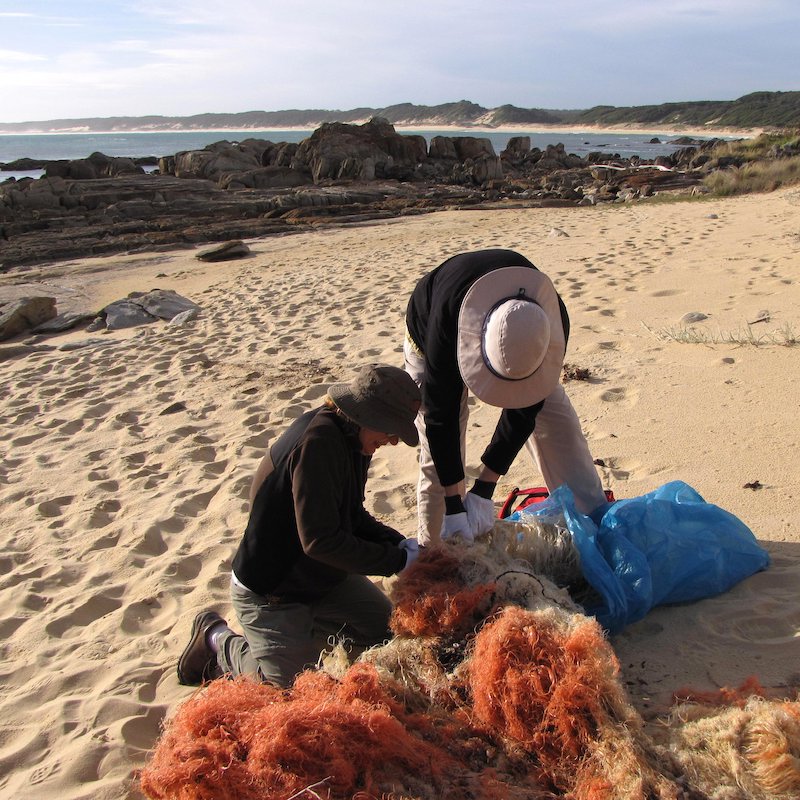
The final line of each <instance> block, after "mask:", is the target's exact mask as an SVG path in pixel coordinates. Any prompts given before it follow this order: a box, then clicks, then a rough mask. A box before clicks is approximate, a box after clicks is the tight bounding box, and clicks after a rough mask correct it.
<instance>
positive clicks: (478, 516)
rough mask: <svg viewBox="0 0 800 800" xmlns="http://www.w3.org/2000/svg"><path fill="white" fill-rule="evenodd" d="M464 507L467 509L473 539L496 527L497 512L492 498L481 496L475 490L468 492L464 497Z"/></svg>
mask: <svg viewBox="0 0 800 800" xmlns="http://www.w3.org/2000/svg"><path fill="white" fill-rule="evenodd" d="M464 508H466V510H467V518H468V519H469V529H470V531H471V533H472V538H473V539H474V538H475V537H476V536H480V535H481V534H483V533H487V532H488V531H490V530H491V529H492V528H493V527H494V521H495V517H496V514H495V508H494V503H493V502H492V501H491V500H487V499H486V498H485V497H480V496H479V495H477V494H475V493H474V492H467V496H466V497H465V498H464Z"/></svg>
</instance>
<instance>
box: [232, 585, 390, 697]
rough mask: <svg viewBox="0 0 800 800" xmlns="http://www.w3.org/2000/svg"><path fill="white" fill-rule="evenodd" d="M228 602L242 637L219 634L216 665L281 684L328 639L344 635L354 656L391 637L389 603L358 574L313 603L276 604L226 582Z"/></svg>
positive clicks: (314, 658) (312, 662)
mask: <svg viewBox="0 0 800 800" xmlns="http://www.w3.org/2000/svg"><path fill="white" fill-rule="evenodd" d="M231 601H232V603H233V608H234V610H235V611H236V616H237V618H238V620H239V625H240V626H241V628H242V632H243V634H244V635H243V636H240V635H238V634H235V633H230V634H225V635H224V636H222V637H220V650H219V653H218V654H217V661H218V663H219V665H220V667H221V668H222V670H223V672H225V673H231V674H233V675H234V676H236V675H251V676H252V677H255V678H256V679H258V680H263V681H268V682H270V683H274V684H276V685H278V686H282V687H287V686H291V684H292V682H293V681H294V678H295V676H296V675H297V674H299V673H300V672H302V671H303V670H304V669H307V668H313V667H315V666H316V665H317V662H318V660H319V656H320V653H321V652H322V650H324V649H325V648H326V647H329V646H330V644H331V641H333V642H335V641H337V640H339V639H346V640H347V645H348V648H349V650H350V653H351V656H353V657H355V656H356V655H358V654H359V653H360V652H362V651H363V650H365V649H366V648H368V647H372V646H373V645H376V644H381V643H382V642H384V641H386V640H387V639H390V638H391V636H392V634H391V632H390V631H389V615H390V614H391V612H392V604H391V603H390V602H389V599H388V598H387V597H386V595H385V594H384V593H383V592H382V591H381V590H380V588H378V586H376V585H375V584H374V583H373V582H372V581H371V580H370V579H369V578H367V577H365V576H364V575H348V576H347V578H345V579H344V581H342V583H340V584H339V585H338V586H336V587H335V588H334V589H332V590H331V591H330V592H328V594H326V595H325V596H324V597H323V598H322V599H320V600H318V601H317V602H315V603H276V602H274V601H272V600H270V599H268V598H266V597H263V596H262V595H259V594H256V593H255V592H251V591H250V590H249V589H245V588H243V587H242V586H241V585H237V584H236V583H235V582H231Z"/></svg>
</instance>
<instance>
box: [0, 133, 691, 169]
mask: <svg viewBox="0 0 800 800" xmlns="http://www.w3.org/2000/svg"><path fill="white" fill-rule="evenodd" d="M312 133H313V130H312V129H308V130H247V131H168V132H157V133H152V132H146V133H144V132H143V133H139V132H119V133H41V134H0V164H4V163H8V162H10V161H16V160H17V159H20V158H33V159H45V160H56V159H74V158H86V157H87V156H89V155H91V154H92V153H95V152H99V153H103V154H104V155H107V156H128V157H132V158H135V157H144V156H156V157H161V156H169V155H174V154H175V153H179V152H181V151H183V150H201V149H202V148H203V147H205V146H206V145H208V144H212V143H213V142H219V141H223V140H225V141H229V142H236V141H242V140H243V139H268V140H269V141H272V142H300V141H302V140H303V139H306V138H308V137H309V136H310V135H311V134H312ZM398 133H401V134H419V135H422V136H424V137H425V138H426V140H427V141H428V142H430V140H431V139H432V138H433V137H434V136H440V135H444V136H478V137H482V138H487V139H489V140H490V141H491V142H492V145H493V146H494V149H495V152H496V153H498V154H499V153H500V152H501V151H502V150H504V149H505V147H506V144H507V143H508V140H509V139H510V138H511V137H513V136H530V137H531V146H532V147H539V148H541V149H544V148H545V147H547V145H550V144H553V145H555V144H559V143H560V144H563V145H564V147H565V149H566V150H567V152H569V153H575V154H576V155H579V156H586V155H587V154H588V153H591V152H594V151H597V150H601V151H602V152H604V153H617V154H619V155H620V156H623V157H630V156H634V155H638V156H640V157H641V158H644V159H652V158H655V157H656V156H660V155H669V154H670V153H673V152H674V151H675V150H676V149H677V148H678V147H680V145H676V144H673V143H672V141H671V140H674V139H676V138H677V136H671V135H667V134H664V133H663V132H662V133H624V134H611V133H603V132H592V133H557V132H552V131H536V130H531V131H516V130H515V131H504V132H501V131H490V132H486V131H476V130H469V129H463V130H447V131H441V130H430V129H424V128H419V129H406V128H404V129H401V130H399V131H398ZM653 138H658V139H659V142H658V143H652V142H651V141H650V140H651V139H653ZM41 174H42V171H41V170H34V171H31V172H8V171H6V172H4V171H2V170H0V180H4V179H6V178H8V177H17V178H19V177H23V176H26V175H30V176H31V177H39V176H40V175H41Z"/></svg>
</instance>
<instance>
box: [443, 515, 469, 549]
mask: <svg viewBox="0 0 800 800" xmlns="http://www.w3.org/2000/svg"><path fill="white" fill-rule="evenodd" d="M455 536H460V537H461V538H462V539H463V540H464V541H465V542H468V543H469V544H472V539H473V537H472V531H471V530H470V527H469V519H468V517H467V512H466V511H461V512H459V513H458V514H445V515H444V523H443V524H442V541H443V542H446V541H447V540H448V539H452V538H453V537H455Z"/></svg>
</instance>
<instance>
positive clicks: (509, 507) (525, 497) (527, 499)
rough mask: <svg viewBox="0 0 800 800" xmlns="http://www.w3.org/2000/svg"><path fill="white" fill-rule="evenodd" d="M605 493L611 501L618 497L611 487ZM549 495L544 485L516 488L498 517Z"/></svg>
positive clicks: (540, 500) (538, 501)
mask: <svg viewBox="0 0 800 800" xmlns="http://www.w3.org/2000/svg"><path fill="white" fill-rule="evenodd" d="M605 495H606V500H608V502H609V503H613V502H614V501H615V500H616V497H614V492H612V491H611V489H606V490H605ZM519 497H521V498H522V500H520V502H519V503H518V504H517V506H516V508H514V503H515V502H516V501H517V498H519ZM548 497H550V492H548V491H547V489H546V488H545V487H544V486H537V487H535V488H532V489H514V490H513V491H512V492H511V493H510V494H509V495H508V497H507V498H506V501H505V503H503V507H502V508H501V509H500V513H499V514H498V515H497V517H498V519H505V518H506V517H507V516H509V515H511V514H513V513H514V512H515V511H519V510H520V509H523V508H525V507H527V506H530V505H533V504H534V503H541V502H542V500H546V499H547V498H548Z"/></svg>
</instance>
